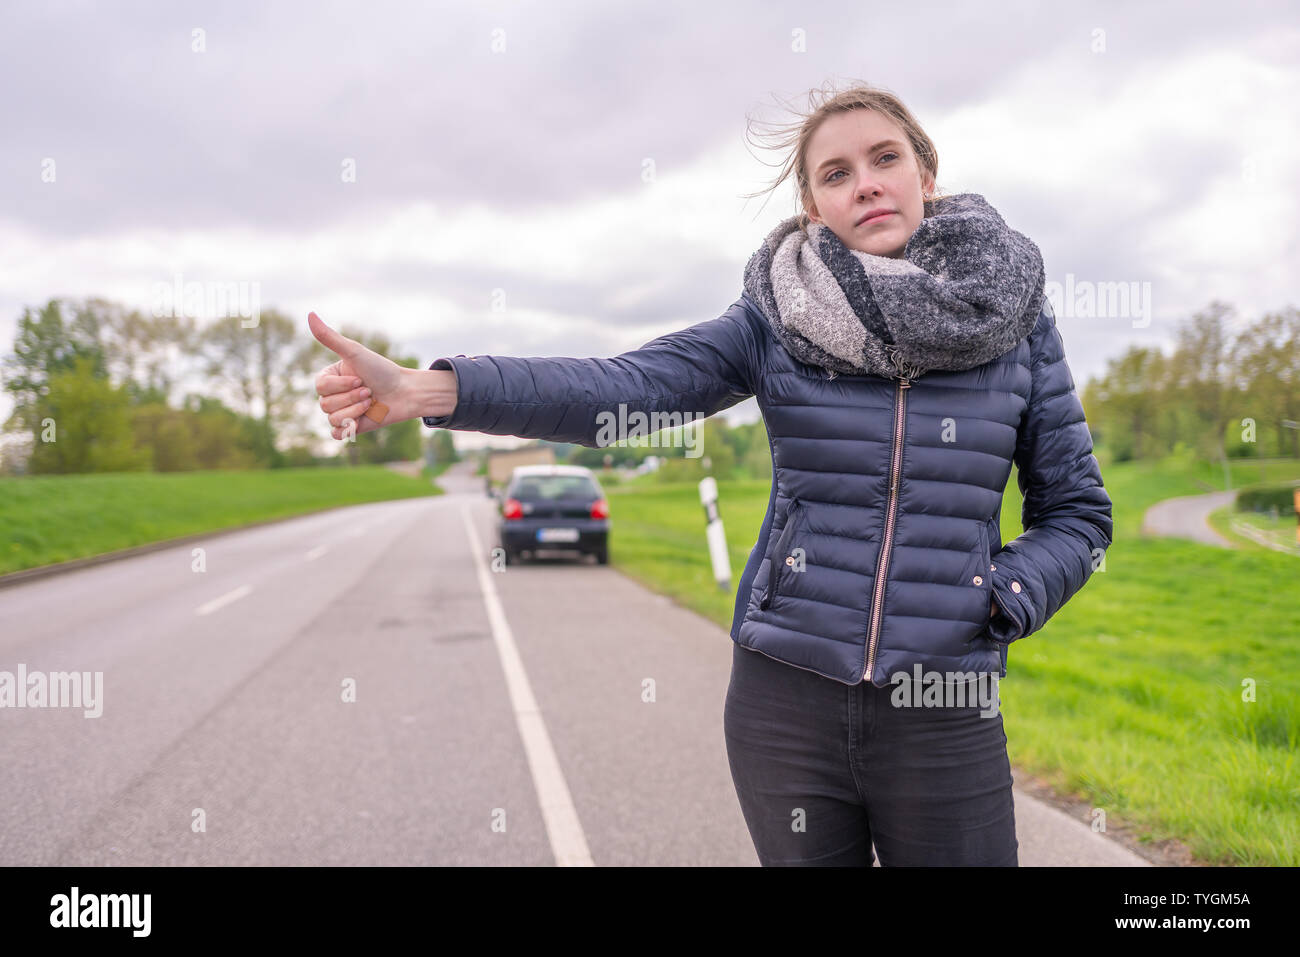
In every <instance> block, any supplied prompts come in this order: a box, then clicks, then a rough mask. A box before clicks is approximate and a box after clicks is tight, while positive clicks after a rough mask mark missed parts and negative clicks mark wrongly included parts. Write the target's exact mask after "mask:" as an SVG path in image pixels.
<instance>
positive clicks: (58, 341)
mask: <svg viewBox="0 0 1300 957" xmlns="http://www.w3.org/2000/svg"><path fill="white" fill-rule="evenodd" d="M63 312H64V309H63V302H62V300H59V299H51V300H49V302H47V303H46V304H45V305H44V306H43V307H42V308H41V309H40V310H39V311H33V310H32V309H30V308H26V307H24V309H23V314H22V317H21V318H20V319H19V320H18V329H17V333H16V334H15V336H14V351H13V353H12V354H11V355H9V356H6V357H5V360H4V384H5V389H6V390H7V391H8V392H9V393H10V394H11V395H12V396H13V399H14V411H13V414H12V415H11V416H10V417H9V420H8V421H7V422H6V423H5V428H6V429H11V430H19V431H29V432H33V433H35V432H36V431H37V430H38V423H39V419H40V416H38V415H36V405H37V403H38V401H39V400H40V399H41V398H42V397H43V396H44V395H45V394H46V391H47V390H48V388H49V383H50V378H51V377H52V376H54V375H57V374H58V373H60V372H70V371H72V369H73V368H74V366H75V364H76V362H77V361H78V360H80V359H84V360H86V361H87V362H88V363H89V369H90V370H91V375H92V377H97V378H103V377H105V375H106V370H105V364H104V350H103V347H102V346H101V345H100V342H99V338H98V330H97V328H96V326H95V324H94V322H93V321H92V320H90V319H89V318H88V317H86V316H84V315H80V314H77V315H75V316H74V317H73V318H72V319H65V318H64V315H63Z"/></svg>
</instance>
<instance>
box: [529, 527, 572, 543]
mask: <svg viewBox="0 0 1300 957" xmlns="http://www.w3.org/2000/svg"><path fill="white" fill-rule="evenodd" d="M537 540H538V541H539V542H576V541H577V540H578V530H577V529H576V528H539V529H538V530H537Z"/></svg>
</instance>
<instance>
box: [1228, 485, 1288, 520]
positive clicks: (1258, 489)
mask: <svg viewBox="0 0 1300 957" xmlns="http://www.w3.org/2000/svg"><path fill="white" fill-rule="evenodd" d="M1297 486H1300V482H1289V483H1280V484H1268V485H1248V486H1246V487H1245V488H1243V489H1241V490H1240V491H1239V492H1238V493H1237V511H1239V512H1267V511H1269V510H1270V509H1273V508H1276V509H1277V510H1278V512H1279V513H1280V514H1282V515H1294V514H1295V489H1296V487H1297Z"/></svg>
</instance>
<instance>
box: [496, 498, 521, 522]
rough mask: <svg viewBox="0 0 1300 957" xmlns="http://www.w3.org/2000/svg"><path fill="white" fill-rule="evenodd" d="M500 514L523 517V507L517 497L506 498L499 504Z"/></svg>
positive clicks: (508, 516) (509, 516)
mask: <svg viewBox="0 0 1300 957" xmlns="http://www.w3.org/2000/svg"><path fill="white" fill-rule="evenodd" d="M501 514H502V515H504V516H505V517H506V518H523V517H524V507H523V505H521V504H520V502H519V499H517V498H508V499H506V500H505V501H504V502H503V503H502V504H501Z"/></svg>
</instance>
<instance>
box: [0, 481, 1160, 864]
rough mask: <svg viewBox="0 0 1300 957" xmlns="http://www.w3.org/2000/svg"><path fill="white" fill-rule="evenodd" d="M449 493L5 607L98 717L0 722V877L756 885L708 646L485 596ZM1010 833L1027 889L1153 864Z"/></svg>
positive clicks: (458, 494) (71, 712)
mask: <svg viewBox="0 0 1300 957" xmlns="http://www.w3.org/2000/svg"><path fill="white" fill-rule="evenodd" d="M444 484H446V485H447V486H449V487H450V488H452V489H455V490H456V491H454V492H453V493H452V494H448V495H445V496H440V497H437V498H430V499H415V500H404V501H396V502H385V503H379V504H372V505H363V506H357V507H354V508H349V509H344V510H337V511H333V512H328V513H324V514H321V515H317V516H309V517H305V518H299V519H293V520H289V521H285V522H281V523H277V524H274V525H267V526H262V527H260V528H256V529H250V530H247V531H244V532H239V533H234V534H228V535H224V536H221V537H217V538H213V539H212V540H211V542H210V543H209V544H207V545H206V546H205V545H203V543H199V544H198V545H194V544H186V545H184V546H181V547H178V548H172V549H166V550H161V551H157V552H152V553H149V554H145V555H138V556H133V557H129V558H124V559H122V560H119V561H114V562H109V563H106V564H103V565H97V566H93V567H89V568H84V569H78V570H74V571H70V572H67V573H66V574H60V575H57V576H53V577H50V578H45V579H40V580H36V581H32V582H28V583H21V584H17V585H14V586H11V587H9V588H5V589H3V590H0V671H3V670H7V671H10V672H16V671H17V669H18V667H19V665H20V664H21V665H23V666H25V668H26V669H27V671H28V672H34V671H43V672H47V673H48V672H54V671H77V672H91V673H94V672H102V674H103V686H102V695H101V700H100V706H101V707H102V714H101V715H100V716H99V717H93V718H90V717H85V716H84V711H83V710H82V709H80V708H68V707H61V708H54V707H46V708H8V707H6V708H3V709H0V767H3V768H4V773H3V774H0V865H12V864H19V865H194V864H220V865H250V864H268V865H269V864H293V865H316V864H345V865H346V864H354V865H384V864H437V865H458V864H472V865H553V864H556V863H566V864H586V863H592V864H597V865H646V864H651V865H698V864H707V865H756V864H757V863H758V862H757V857H756V856H755V854H754V850H753V846H752V844H751V842H750V839H749V834H748V831H747V830H746V828H745V824H744V819H743V817H742V815H741V812H740V808H739V805H738V804H737V801H736V796H735V792H734V790H733V788H732V783H731V778H730V773H729V771H728V766H727V758H726V751H725V744H724V741H723V735H722V709H723V702H724V698H725V694H726V688H727V682H728V677H729V670H730V663H731V641H730V639H729V637H728V636H727V634H726V632H725V630H723V629H720V628H718V627H717V626H716V625H714V624H713V623H712V622H710V621H708V620H706V619H703V618H701V617H700V616H698V615H696V614H694V613H692V612H689V611H686V610H684V609H682V608H680V607H678V606H676V605H674V604H673V603H672V602H670V601H668V600H667V599H663V598H660V597H658V596H656V595H655V594H653V593H652V592H650V591H648V590H646V589H645V588H643V587H641V586H640V585H638V584H636V583H634V582H633V581H631V580H630V579H628V578H626V577H625V576H623V575H622V574H620V573H619V572H618V571H616V570H615V569H614V568H612V567H602V566H597V565H595V564H576V563H573V562H570V561H567V560H557V561H554V562H551V563H544V564H537V565H524V566H510V567H508V568H507V569H506V570H505V571H503V572H493V571H491V570H490V564H489V562H488V561H487V560H486V558H487V553H488V549H489V548H490V547H491V544H492V543H493V542H494V537H493V532H492V528H493V517H494V514H495V511H494V507H493V503H492V501H491V500H490V499H488V498H486V497H485V496H484V495H483V492H482V480H481V479H475V478H473V477H469V476H464V477H460V478H459V479H458V478H457V477H456V476H452V477H451V478H449V479H447V480H446V481H445V483H444ZM194 548H204V549H205V552H204V555H203V558H204V562H205V568H204V570H201V571H200V570H196V569H195V566H194V562H195V558H194V557H193V554H192V549H194ZM1013 657H1014V656H1013ZM1013 670H1014V661H1013ZM647 680H651V681H653V688H654V695H653V697H654V700H653V701H648V700H646V697H647V696H646V691H645V688H646V686H647V685H646V682H647ZM1009 680H1014V674H1012V675H1010V676H1009ZM349 688H354V689H355V694H354V695H353V698H354V700H347V698H348V697H349V691H348V689H349ZM1007 728H1008V734H1009V735H1012V736H1014V733H1015V729H1014V721H1013V720H1012V719H1010V718H1008V723H1007ZM1016 817H1017V825H1018V831H1019V834H1020V842H1021V855H1020V862H1021V864H1022V865H1025V866H1032V865H1060V864H1090V865H1132V864H1135V865H1145V864H1146V863H1147V862H1146V861H1145V860H1143V859H1142V858H1140V857H1138V856H1137V855H1135V854H1133V853H1132V852H1130V851H1128V850H1126V849H1125V848H1123V847H1121V846H1120V845H1119V844H1117V843H1116V842H1114V841H1112V840H1109V839H1107V838H1105V837H1103V836H1101V835H1098V834H1095V833H1093V832H1091V831H1090V830H1089V828H1088V827H1087V826H1086V825H1084V824H1083V823H1080V821H1079V820H1077V819H1074V818H1071V817H1070V816H1068V815H1066V814H1063V813H1062V812H1061V811H1059V810H1057V809H1056V808H1054V807H1052V806H1050V805H1048V804H1045V803H1043V802H1041V801H1039V800H1037V799H1035V798H1033V797H1032V796H1030V795H1028V794H1026V793H1024V792H1022V791H1020V790H1019V789H1018V790H1017V794H1016Z"/></svg>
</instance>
